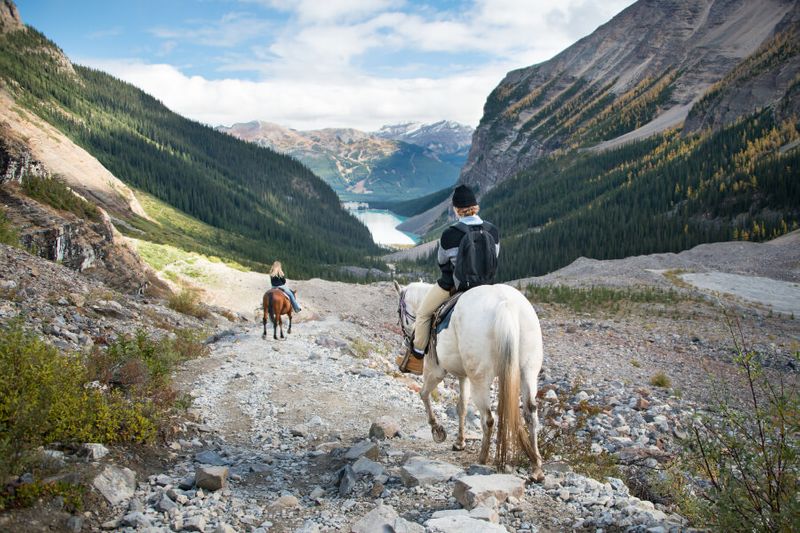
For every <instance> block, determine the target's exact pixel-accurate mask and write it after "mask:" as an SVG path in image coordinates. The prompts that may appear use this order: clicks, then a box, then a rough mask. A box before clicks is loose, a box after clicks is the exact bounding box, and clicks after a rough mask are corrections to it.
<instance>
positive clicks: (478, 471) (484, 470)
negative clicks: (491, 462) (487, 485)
mask: <svg viewBox="0 0 800 533" xmlns="http://www.w3.org/2000/svg"><path fill="white" fill-rule="evenodd" d="M496 473H497V470H495V469H494V467H491V466H487V465H477V464H476V465H469V466H468V467H467V475H468V476H478V475H480V476H490V475H492V474H496Z"/></svg>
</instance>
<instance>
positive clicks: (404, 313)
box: [397, 289, 417, 346]
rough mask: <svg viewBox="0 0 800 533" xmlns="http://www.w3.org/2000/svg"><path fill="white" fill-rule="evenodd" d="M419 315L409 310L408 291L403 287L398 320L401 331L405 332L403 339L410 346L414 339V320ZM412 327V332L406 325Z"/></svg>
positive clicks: (398, 306) (398, 308) (398, 305)
mask: <svg viewBox="0 0 800 533" xmlns="http://www.w3.org/2000/svg"><path fill="white" fill-rule="evenodd" d="M416 320H417V317H416V316H415V315H413V314H411V313H410V312H409V311H408V306H407V305H406V291H405V289H403V290H402V291H400V303H399V304H397V321H398V323H399V324H400V331H402V333H403V341H405V343H406V344H407V345H408V346H411V345H412V342H413V339H412V336H413V332H414V322H416ZM407 326H409V327H411V332H412V333H408V331H407V330H406V327H407Z"/></svg>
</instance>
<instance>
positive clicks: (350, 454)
mask: <svg viewBox="0 0 800 533" xmlns="http://www.w3.org/2000/svg"><path fill="white" fill-rule="evenodd" d="M379 455H380V449H378V445H377V444H375V443H374V442H370V441H368V440H362V441H361V442H358V443H356V444H354V445H353V446H352V447H351V448H350V449H349V450H347V453H346V454H344V458H345V459H358V458H359V457H361V456H364V457H367V458H369V459H372V460H373V461H377V460H378V456H379Z"/></svg>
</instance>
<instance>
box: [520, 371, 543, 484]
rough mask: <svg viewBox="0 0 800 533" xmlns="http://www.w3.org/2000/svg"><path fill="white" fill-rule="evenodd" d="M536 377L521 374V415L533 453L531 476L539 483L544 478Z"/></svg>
mask: <svg viewBox="0 0 800 533" xmlns="http://www.w3.org/2000/svg"><path fill="white" fill-rule="evenodd" d="M537 378H538V376H537V377H534V378H531V377H530V376H528V375H526V374H525V373H523V374H522V415H523V416H524V417H525V423H526V424H527V425H528V435H529V436H530V439H531V447H532V448H533V453H534V457H531V458H530V459H531V460H532V461H533V463H534V467H533V471H532V472H531V478H532V479H533V480H534V481H536V482H537V483H539V482H541V481H542V480H544V472H542V455H541V454H540V453H539V436H538V433H539V408H538V406H537V403H536V385H537V383H536V380H537Z"/></svg>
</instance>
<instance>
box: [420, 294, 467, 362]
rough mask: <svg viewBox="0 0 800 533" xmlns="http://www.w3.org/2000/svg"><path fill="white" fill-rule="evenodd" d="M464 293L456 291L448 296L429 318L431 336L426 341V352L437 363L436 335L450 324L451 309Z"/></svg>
mask: <svg viewBox="0 0 800 533" xmlns="http://www.w3.org/2000/svg"><path fill="white" fill-rule="evenodd" d="M462 294H464V293H463V292H457V293H455V294H453V295H451V296H450V298H449V299H448V300H447V301H446V302H445V303H443V304H442V305H440V306H439V308H438V309H437V310H436V312H435V313H434V314H433V319H432V320H431V337H430V340H429V341H428V353H429V354H430V355H431V357H433V358H434V360H435V361H436V362H437V363H438V362H439V358H438V357H437V355H436V340H437V337H438V335H439V334H440V333H441V332H442V331H444V330H446V329H447V327H448V326H449V325H450V317H451V316H452V314H453V309H455V306H456V304H457V303H458V299H459V298H461V295H462Z"/></svg>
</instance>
